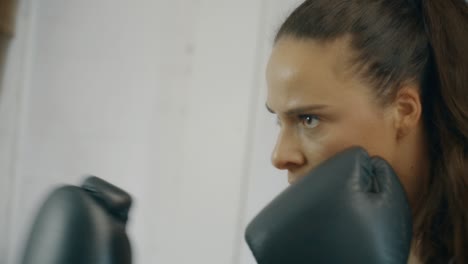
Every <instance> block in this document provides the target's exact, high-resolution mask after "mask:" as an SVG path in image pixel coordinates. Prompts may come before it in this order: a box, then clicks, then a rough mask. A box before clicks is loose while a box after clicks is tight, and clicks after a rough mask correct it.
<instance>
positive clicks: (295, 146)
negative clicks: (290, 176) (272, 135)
mask: <svg viewBox="0 0 468 264" xmlns="http://www.w3.org/2000/svg"><path fill="white" fill-rule="evenodd" d="M271 163H272V164H273V166H275V167H276V168H278V169H280V170H291V169H292V168H297V167H300V166H302V165H303V164H304V163H305V157H304V155H303V153H302V151H301V147H300V144H299V143H298V142H297V139H296V138H295V137H294V136H293V135H290V134H286V133H280V135H279V136H278V139H277V141H276V145H275V148H274V149H273V152H272V154H271Z"/></svg>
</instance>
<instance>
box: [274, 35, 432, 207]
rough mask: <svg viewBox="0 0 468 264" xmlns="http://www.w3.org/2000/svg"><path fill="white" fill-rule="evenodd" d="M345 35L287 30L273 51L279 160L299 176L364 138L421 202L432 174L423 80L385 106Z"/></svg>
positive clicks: (276, 154)
mask: <svg viewBox="0 0 468 264" xmlns="http://www.w3.org/2000/svg"><path fill="white" fill-rule="evenodd" d="M350 54H352V51H351V49H350V48H349V46H348V40H347V39H346V38H340V39H338V40H336V41H333V42H318V41H316V40H311V39H306V40H304V39H296V38H294V37H282V38H280V39H279V40H278V42H277V43H276V44H275V46H274V48H273V51H272V54H271V56H270V59H269V62H268V66H267V71H266V78H267V85H268V95H267V102H266V106H267V108H268V110H269V111H270V112H272V113H274V114H276V116H277V120H278V124H279V126H280V130H279V134H278V138H277V142H276V146H275V148H274V150H273V153H272V157H271V160H272V163H273V165H274V166H275V167H277V168H278V169H281V170H287V173H288V181H289V183H291V184H292V183H294V182H295V181H297V179H299V178H300V177H302V175H304V174H305V173H306V172H308V171H310V170H311V169H313V168H314V167H315V166H317V165H318V164H319V163H321V162H322V161H324V160H325V159H327V158H329V157H331V156H333V155H334V154H336V153H337V152H339V151H341V150H343V149H345V148H347V147H350V146H356V145H358V146H362V147H364V148H365V149H366V150H367V151H368V152H369V154H370V155H378V156H380V157H382V158H384V159H386V160H387V161H388V162H389V163H390V164H391V165H392V167H393V168H394V169H395V171H396V173H397V174H398V175H399V178H400V180H401V182H402V184H403V186H404V188H405V191H406V193H407V195H408V198H409V200H410V203H411V205H412V207H413V211H414V207H415V206H416V203H417V200H418V197H419V196H418V195H419V193H420V188H421V186H422V184H425V181H424V180H425V179H426V177H427V175H428V169H429V168H428V167H429V165H428V158H427V153H428V152H427V148H426V143H425V142H426V141H425V136H424V129H423V124H422V118H421V100H420V95H419V87H418V86H417V85H414V84H411V83H408V84H407V85H405V86H402V87H401V89H400V90H399V92H398V94H397V96H396V98H395V100H394V102H393V103H391V104H390V105H387V106H383V105H382V104H381V103H379V102H378V101H377V100H376V97H375V95H374V93H373V90H372V86H371V85H370V84H368V83H366V81H365V80H363V78H360V76H359V75H358V74H356V73H355V72H353V71H352V70H351V67H350V66H349V63H348V59H349V55H350Z"/></svg>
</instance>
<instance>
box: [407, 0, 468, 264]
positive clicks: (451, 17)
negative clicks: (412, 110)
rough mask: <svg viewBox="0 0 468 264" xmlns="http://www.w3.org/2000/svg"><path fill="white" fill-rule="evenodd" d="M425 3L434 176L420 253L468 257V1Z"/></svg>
mask: <svg viewBox="0 0 468 264" xmlns="http://www.w3.org/2000/svg"><path fill="white" fill-rule="evenodd" d="M421 8H422V15H423V17H424V22H425V28H426V33H427V35H428V39H429V45H430V46H431V58H430V59H429V62H428V65H427V70H426V75H425V77H424V81H423V86H424V89H423V104H424V106H423V107H425V108H426V109H425V110H424V111H425V113H424V115H425V119H426V126H427V131H428V133H429V135H428V136H429V144H431V148H432V164H431V166H432V177H431V181H430V183H429V185H428V187H427V188H426V193H425V194H424V195H423V200H422V203H421V206H420V210H419V212H418V214H417V216H416V219H415V236H416V239H417V243H418V253H419V254H418V255H419V256H420V258H421V260H422V261H423V263H443V262H445V263H446V261H447V260H448V259H452V258H453V259H454V260H455V263H468V250H467V249H468V5H467V3H466V2H465V1H464V0H422V5H421ZM423 204H424V205H423Z"/></svg>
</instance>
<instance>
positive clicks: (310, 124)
mask: <svg viewBox="0 0 468 264" xmlns="http://www.w3.org/2000/svg"><path fill="white" fill-rule="evenodd" d="M299 120H300V121H301V124H302V125H303V126H304V127H306V128H315V127H316V126H318V124H319V122H320V120H319V118H318V117H317V116H314V115H300V116H299Z"/></svg>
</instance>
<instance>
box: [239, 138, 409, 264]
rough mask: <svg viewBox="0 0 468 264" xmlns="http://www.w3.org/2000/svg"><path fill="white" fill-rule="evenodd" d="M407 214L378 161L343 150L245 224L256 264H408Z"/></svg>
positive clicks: (393, 179)
mask: <svg viewBox="0 0 468 264" xmlns="http://www.w3.org/2000/svg"><path fill="white" fill-rule="evenodd" d="M411 236H412V219H411V210H410V207H409V204H408V201H407V198H406V195H405V193H404V190H403V187H402V185H401V184H400V182H399V180H398V177H397V176H396V175H395V173H394V172H393V170H392V168H391V167H390V165H389V164H387V162H385V161H384V160H383V159H380V158H377V157H374V158H370V157H369V156H368V154H367V153H366V151H364V150H363V149H362V148H357V147H356V148H350V149H347V150H345V151H343V152H341V153H339V154H337V155H335V156H334V157H332V158H330V159H329V160H327V161H325V162H324V163H322V164H321V165H319V166H318V167H317V168H315V169H314V170H313V171H312V172H310V173H309V174H308V175H306V176H305V177H304V178H302V179H301V180H299V181H298V182H297V183H295V184H293V185H291V186H289V187H288V188H287V189H286V190H284V191H283V192H282V193H281V194H280V195H278V196H277V197H276V198H275V199H274V200H273V201H272V202H271V203H270V204H268V205H267V206H266V207H265V208H264V209H263V210H262V211H261V212H260V213H259V214H258V215H257V216H256V217H255V218H254V219H253V220H252V221H251V222H250V224H249V225H248V227H247V229H246V232H245V239H246V241H247V243H248V245H249V247H250V249H251V251H252V253H253V255H254V257H255V258H256V260H257V262H258V263H259V264H275V263H278V264H280V263H281V264H286V263H287V264H301V263H338V264H339V263H377V264H380V263H385V264H403V263H405V264H406V262H407V259H408V255H409V249H410V244H411Z"/></svg>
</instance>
